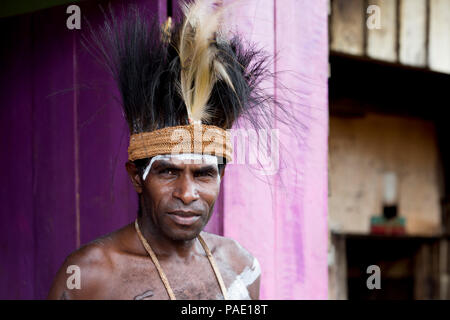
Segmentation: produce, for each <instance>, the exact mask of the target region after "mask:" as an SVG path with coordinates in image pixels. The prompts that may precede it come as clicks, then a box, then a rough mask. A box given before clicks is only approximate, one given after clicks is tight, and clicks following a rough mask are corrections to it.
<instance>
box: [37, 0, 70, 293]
mask: <svg viewBox="0 0 450 320" xmlns="http://www.w3.org/2000/svg"><path fill="white" fill-rule="evenodd" d="M66 18H67V14H66V7H57V8H52V9H49V10H44V11H40V12H38V13H36V14H34V17H33V31H34V35H33V41H34V48H33V51H34V52H33V53H34V59H33V66H34V75H33V84H34V90H33V91H34V92H33V94H34V100H33V126H34V127H33V165H34V176H33V195H34V203H33V206H34V218H35V229H34V231H35V239H36V242H35V255H36V264H35V268H36V269H35V272H36V273H35V298H45V297H46V295H47V293H48V290H49V288H50V285H51V281H52V279H53V277H54V275H55V273H56V271H57V269H58V267H59V266H60V265H61V264H62V262H63V259H64V258H65V257H66V256H67V255H68V254H69V253H70V252H71V251H72V250H74V249H75V245H76V233H75V222H76V211H75V198H76V195H75V175H74V170H75V147H76V146H75V145H74V138H75V132H74V91H73V77H74V74H73V36H74V33H73V31H71V30H68V29H67V27H66Z"/></svg>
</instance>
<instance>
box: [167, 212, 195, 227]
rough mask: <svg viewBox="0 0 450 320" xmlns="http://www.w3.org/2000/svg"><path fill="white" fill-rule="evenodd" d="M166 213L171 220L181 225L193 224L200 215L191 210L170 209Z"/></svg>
mask: <svg viewBox="0 0 450 320" xmlns="http://www.w3.org/2000/svg"><path fill="white" fill-rule="evenodd" d="M168 215H169V218H170V219H172V221H173V222H175V223H176V224H179V225H183V226H190V225H193V224H194V223H196V222H197V221H198V220H199V219H200V217H201V214H199V213H196V212H192V211H172V212H168Z"/></svg>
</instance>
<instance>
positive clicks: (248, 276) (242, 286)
mask: <svg viewBox="0 0 450 320" xmlns="http://www.w3.org/2000/svg"><path fill="white" fill-rule="evenodd" d="M260 275H261V267H260V265H259V262H258V260H257V259H256V258H253V264H252V266H251V268H249V267H245V269H244V271H242V273H241V274H240V275H238V276H237V277H236V279H235V280H234V281H233V283H231V285H230V287H229V288H228V289H227V292H228V299H230V300H249V299H250V295H249V292H248V289H247V287H248V286H249V285H251V284H252V283H253V282H255V280H256V279H258V277H259V276H260Z"/></svg>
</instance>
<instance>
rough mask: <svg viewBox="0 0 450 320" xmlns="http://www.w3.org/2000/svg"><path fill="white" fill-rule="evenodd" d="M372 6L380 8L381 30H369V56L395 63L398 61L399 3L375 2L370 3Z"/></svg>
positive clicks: (377, 0) (390, 0)
mask: <svg viewBox="0 0 450 320" xmlns="http://www.w3.org/2000/svg"><path fill="white" fill-rule="evenodd" d="M370 5H375V6H377V7H378V8H379V13H380V16H379V17H380V28H379V29H377V28H372V29H368V30H367V55H368V56H369V57H371V58H373V59H379V60H384V61H389V62H395V61H397V1H396V0H373V1H370ZM376 10H378V9H376ZM372 14H376V13H372Z"/></svg>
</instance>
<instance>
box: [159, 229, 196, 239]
mask: <svg viewBox="0 0 450 320" xmlns="http://www.w3.org/2000/svg"><path fill="white" fill-rule="evenodd" d="M201 231H202V230H189V231H188V230H186V231H180V232H170V233H168V234H167V236H168V237H169V238H170V239H172V240H175V241H190V240H194V239H195V238H197V237H198V235H199V234H200V232H201Z"/></svg>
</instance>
